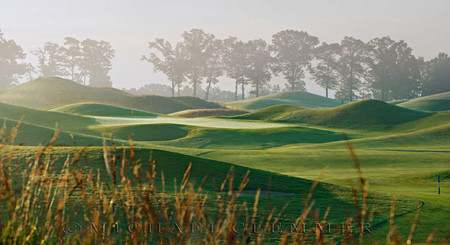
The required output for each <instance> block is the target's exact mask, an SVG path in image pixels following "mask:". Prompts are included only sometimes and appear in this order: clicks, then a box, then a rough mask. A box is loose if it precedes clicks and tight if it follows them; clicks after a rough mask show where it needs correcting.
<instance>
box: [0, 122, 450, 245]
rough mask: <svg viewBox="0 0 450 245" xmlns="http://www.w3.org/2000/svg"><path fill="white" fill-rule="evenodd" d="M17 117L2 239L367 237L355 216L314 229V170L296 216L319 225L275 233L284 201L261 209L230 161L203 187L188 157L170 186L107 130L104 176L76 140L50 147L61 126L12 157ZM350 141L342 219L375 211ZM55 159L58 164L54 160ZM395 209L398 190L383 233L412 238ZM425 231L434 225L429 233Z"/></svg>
mask: <svg viewBox="0 0 450 245" xmlns="http://www.w3.org/2000/svg"><path fill="white" fill-rule="evenodd" d="M19 126H20V125H17V127H15V128H13V129H12V130H10V132H7V129H6V126H4V127H3V128H2V130H1V131H0V142H1V145H0V154H1V155H0V203H1V210H0V242H1V243H2V244H37V243H50V244H72V243H78V244H115V243H129V244H150V243H155V244H267V243H269V242H270V243H279V244H337V243H340V244H362V243H364V242H366V243H370V241H369V242H368V240H367V239H364V235H365V234H364V227H362V226H358V232H357V233H352V232H350V230H347V229H343V230H342V231H338V232H336V233H335V234H331V235H330V234H325V231H324V230H323V229H320V227H324V226H326V223H327V216H328V213H329V211H330V209H328V210H327V211H326V212H325V215H323V217H319V215H318V213H312V209H313V207H314V205H315V202H314V191H315V189H316V187H317V185H318V183H319V180H320V177H321V176H319V178H318V179H317V180H316V181H315V182H314V184H313V185H312V186H311V189H310V191H309V193H308V195H307V197H306V199H305V200H304V202H303V209H302V212H301V213H300V215H299V216H298V218H297V219H296V220H295V227H304V225H305V223H306V220H307V218H308V217H313V218H314V220H315V223H316V224H318V227H319V229H318V228H317V227H314V228H311V229H307V230H305V231H303V230H301V229H299V230H298V231H297V232H288V231H285V232H283V233H282V234H278V233H275V234H274V233H273V232H272V229H273V227H275V226H276V225H277V224H279V222H280V218H281V216H282V214H283V212H284V208H283V209H281V210H278V211H276V210H274V209H273V210H270V211H269V212H264V213H262V212H261V210H259V209H258V207H259V205H258V204H259V199H260V195H261V192H260V190H258V191H257V192H256V193H255V198H254V202H253V203H252V204H248V203H241V202H239V201H238V198H239V196H240V194H241V192H242V191H243V190H244V189H245V187H246V185H247V183H248V182H249V173H248V172H247V174H246V175H245V176H244V177H243V178H242V180H241V181H240V183H239V185H238V186H237V187H236V186H233V183H235V182H234V176H233V169H230V171H229V172H228V174H227V175H226V178H225V179H224V180H223V182H222V183H220V186H218V187H217V190H216V192H215V193H214V194H213V195H211V194H209V195H208V193H207V192H205V191H204V183H205V180H203V181H202V183H201V184H199V185H198V186H194V185H193V184H192V183H191V181H190V174H191V165H189V167H188V168H187V169H186V171H185V173H184V176H183V178H182V180H181V182H180V183H178V184H176V183H175V184H174V190H173V191H171V192H167V191H166V187H167V183H170V182H171V181H172V180H167V183H166V180H165V178H164V173H163V172H162V171H161V172H158V171H157V168H156V166H157V165H158V164H159V162H158V161H157V160H154V159H153V158H152V157H151V154H150V158H149V159H148V161H147V162H145V163H143V162H141V161H139V160H138V159H135V151H134V147H133V142H132V141H130V143H129V146H128V147H126V148H123V149H121V150H120V149H119V148H117V147H116V146H115V144H114V141H113V140H112V139H111V142H112V144H111V146H107V145H106V143H105V144H104V146H103V158H104V163H105V169H106V172H107V175H106V176H105V175H102V174H101V173H100V170H99V169H91V168H89V167H86V163H85V162H86V161H87V159H88V158H87V156H86V154H85V152H84V151H83V149H80V148H75V147H74V148H73V151H72V152H71V154H68V155H67V156H55V155H54V154H53V149H54V142H55V140H56V139H57V137H58V131H56V133H55V135H54V137H53V139H52V140H51V142H50V144H49V145H48V146H45V147H42V148H41V149H39V150H38V151H37V152H36V153H35V154H34V156H33V157H32V158H30V159H28V160H27V161H25V162H24V161H18V160H17V161H16V160H14V159H16V158H15V157H14V156H15V155H16V154H19V153H18V151H20V148H19V147H15V146H13V145H14V138H15V136H16V134H17V131H18V127H19ZM347 144H348V148H349V151H350V154H351V155H352V157H353V161H354V165H355V168H356V170H357V173H358V186H357V187H353V186H352V188H351V190H352V197H353V202H354V209H355V215H354V217H352V218H349V219H347V220H346V225H350V224H351V223H352V222H354V223H358V224H364V223H365V222H368V221H370V219H371V216H372V214H371V213H370V212H369V211H368V203H367V196H368V182H367V181H366V179H365V178H364V176H363V174H362V170H361V167H360V164H359V160H358V158H357V156H356V154H355V152H354V151H353V148H352V147H351V144H350V142H349V141H347ZM61 160H63V162H64V163H63V164H62V166H61V164H57V163H58V162H60V161H61ZM83 161H84V162H83ZM157 176H160V178H156V177H157ZM158 179H159V180H158ZM269 186H270V184H269ZM269 193H270V188H269ZM269 200H270V194H269ZM269 206H270V205H269ZM394 210H395V200H394V203H393V205H392V212H391V220H390V225H391V229H390V232H389V234H387V238H386V243H388V244H403V243H411V242H412V241H413V236H414V232H415V229H416V225H417V223H418V218H417V217H418V216H416V219H415V220H414V223H413V225H412V227H411V232H410V234H409V236H408V238H407V241H405V242H403V240H402V239H401V236H400V234H399V233H398V230H397V228H396V227H395V224H394ZM80 216H81V217H82V218H81V219H80V218H79V217H80ZM238 222H239V223H241V222H243V223H244V224H245V226H244V227H243V230H242V232H237V231H236V230H235V226H236V224H237V223H238ZM86 224H88V225H86ZM256 231H257V232H256ZM432 240H433V234H431V235H430V237H429V239H428V241H426V243H431V241H432ZM443 243H446V241H443Z"/></svg>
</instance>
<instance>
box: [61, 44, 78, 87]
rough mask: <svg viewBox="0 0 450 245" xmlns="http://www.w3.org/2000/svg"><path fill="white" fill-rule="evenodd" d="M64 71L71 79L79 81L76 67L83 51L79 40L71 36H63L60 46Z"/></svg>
mask: <svg viewBox="0 0 450 245" xmlns="http://www.w3.org/2000/svg"><path fill="white" fill-rule="evenodd" d="M61 51H62V58H63V63H62V66H63V67H64V69H65V73H66V74H67V75H69V76H70V79H71V80H72V81H78V82H80V83H81V77H80V74H79V73H78V72H77V69H78V68H79V66H80V63H81V59H82V57H83V52H82V51H81V42H80V41H79V40H77V39H76V38H73V37H66V38H64V46H62V47H61Z"/></svg>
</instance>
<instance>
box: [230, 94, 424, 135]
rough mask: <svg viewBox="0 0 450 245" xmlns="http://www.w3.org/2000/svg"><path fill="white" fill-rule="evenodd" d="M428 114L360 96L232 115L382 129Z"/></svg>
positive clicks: (340, 126) (251, 118)
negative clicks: (341, 101) (321, 105)
mask: <svg viewBox="0 0 450 245" xmlns="http://www.w3.org/2000/svg"><path fill="white" fill-rule="evenodd" d="M431 115H432V114H431V113H426V112H419V111H414V110H409V109H406V108H402V107H398V106H395V105H391V104H388V103H385V102H382V101H378V100H361V101H356V102H353V103H349V104H346V105H342V106H339V107H335V108H323V109H311V108H306V107H287V106H273V107H269V108H266V109H263V110H261V111H256V112H252V113H248V114H245V115H242V116H238V117H235V118H239V119H250V120H275V121H280V122H288V123H305V124H312V125H321V126H328V127H334V128H356V129H368V130H383V129H389V128H393V127H395V126H397V125H400V124H403V123H407V122H411V121H415V120H419V119H422V118H425V117H428V116H431Z"/></svg>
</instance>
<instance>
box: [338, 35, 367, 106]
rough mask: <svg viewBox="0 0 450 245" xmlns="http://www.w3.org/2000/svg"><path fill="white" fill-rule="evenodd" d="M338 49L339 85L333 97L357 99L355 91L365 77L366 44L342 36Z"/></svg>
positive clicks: (349, 99) (345, 99) (359, 87)
mask: <svg viewBox="0 0 450 245" xmlns="http://www.w3.org/2000/svg"><path fill="white" fill-rule="evenodd" d="M339 47H340V49H339V59H338V62H337V64H339V65H338V67H337V68H338V69H337V71H338V73H339V77H340V81H341V83H340V87H339V90H338V91H337V92H336V95H335V97H336V98H338V99H342V100H344V101H353V100H355V99H357V95H356V92H357V91H358V90H359V89H361V87H362V85H363V82H364V81H365V79H366V77H367V70H368V66H369V64H370V56H369V51H368V47H367V45H366V44H365V43H364V42H363V41H361V40H359V39H356V38H353V37H344V39H343V40H342V41H341V44H340V46H339Z"/></svg>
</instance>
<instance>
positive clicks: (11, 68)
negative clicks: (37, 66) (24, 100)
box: [0, 30, 31, 89]
mask: <svg viewBox="0 0 450 245" xmlns="http://www.w3.org/2000/svg"><path fill="white" fill-rule="evenodd" d="M25 58H26V54H25V52H23V50H22V47H20V46H19V45H17V44H16V42H14V40H12V39H11V40H7V39H6V38H5V37H4V36H3V33H2V31H1V30H0V89H3V88H6V87H9V86H11V85H13V84H15V83H17V81H18V79H20V77H21V76H23V75H25V74H26V73H27V72H28V71H29V70H30V69H31V65H30V64H27V63H25V62H24V60H25Z"/></svg>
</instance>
